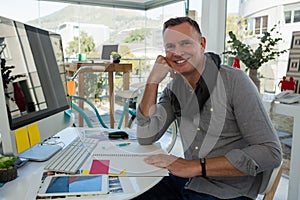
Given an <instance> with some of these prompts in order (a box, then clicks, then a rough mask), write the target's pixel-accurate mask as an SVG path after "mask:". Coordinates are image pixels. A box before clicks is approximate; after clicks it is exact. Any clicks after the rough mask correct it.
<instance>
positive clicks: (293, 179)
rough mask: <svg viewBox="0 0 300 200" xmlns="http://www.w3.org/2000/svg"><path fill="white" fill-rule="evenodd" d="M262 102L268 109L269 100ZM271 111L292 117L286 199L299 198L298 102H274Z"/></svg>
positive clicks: (299, 113) (299, 137) (299, 139)
mask: <svg viewBox="0 0 300 200" xmlns="http://www.w3.org/2000/svg"><path fill="white" fill-rule="evenodd" d="M263 104H264V106H265V108H266V109H267V111H269V110H270V106H271V102H270V101H263ZM273 112H274V113H278V114H283V115H287V116H291V117H294V126H293V140H292V149H291V162H290V176H289V188H288V200H300V159H299V155H298V153H300V104H280V103H275V104H274V107H273Z"/></svg>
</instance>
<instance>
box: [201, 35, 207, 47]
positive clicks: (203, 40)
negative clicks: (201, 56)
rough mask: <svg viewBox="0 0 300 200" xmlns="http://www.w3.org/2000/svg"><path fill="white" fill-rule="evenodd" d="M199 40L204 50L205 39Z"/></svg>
mask: <svg viewBox="0 0 300 200" xmlns="http://www.w3.org/2000/svg"><path fill="white" fill-rule="evenodd" d="M200 40H201V41H200V43H201V46H202V47H203V48H204V49H205V47H206V38H205V37H201V39H200Z"/></svg>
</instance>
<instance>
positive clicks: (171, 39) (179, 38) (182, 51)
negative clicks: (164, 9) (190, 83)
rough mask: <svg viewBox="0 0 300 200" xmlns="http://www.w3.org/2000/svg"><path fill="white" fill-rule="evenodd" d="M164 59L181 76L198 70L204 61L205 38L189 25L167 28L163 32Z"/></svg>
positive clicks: (183, 24)
mask: <svg viewBox="0 0 300 200" xmlns="http://www.w3.org/2000/svg"><path fill="white" fill-rule="evenodd" d="M163 38H164V46H165V51H166V57H167V58H168V59H169V61H171V62H172V67H173V68H174V70H175V71H177V72H179V73H181V74H182V75H188V74H190V73H194V72H195V70H199V69H200V66H201V63H202V61H203V59H204V48H205V38H203V37H201V36H200V34H199V33H198V32H197V31H196V30H195V29H194V28H193V27H192V26H191V25H190V24H189V23H187V22H186V23H182V24H180V25H176V26H172V27H169V28H167V29H166V30H165V32H164V36H163Z"/></svg>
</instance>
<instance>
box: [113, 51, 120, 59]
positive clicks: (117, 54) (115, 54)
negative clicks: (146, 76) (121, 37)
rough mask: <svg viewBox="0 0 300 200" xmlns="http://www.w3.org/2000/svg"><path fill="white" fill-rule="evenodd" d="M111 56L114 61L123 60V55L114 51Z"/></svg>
mask: <svg viewBox="0 0 300 200" xmlns="http://www.w3.org/2000/svg"><path fill="white" fill-rule="evenodd" d="M111 55H112V57H113V60H120V59H121V55H120V54H119V53H118V52H115V51H112V52H111Z"/></svg>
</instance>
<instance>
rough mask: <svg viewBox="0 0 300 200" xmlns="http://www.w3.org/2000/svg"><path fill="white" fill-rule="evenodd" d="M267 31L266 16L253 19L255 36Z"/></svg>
mask: <svg viewBox="0 0 300 200" xmlns="http://www.w3.org/2000/svg"><path fill="white" fill-rule="evenodd" d="M267 30H268V16H262V17H256V18H255V30H254V32H255V34H262V33H263V32H266V31H267Z"/></svg>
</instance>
